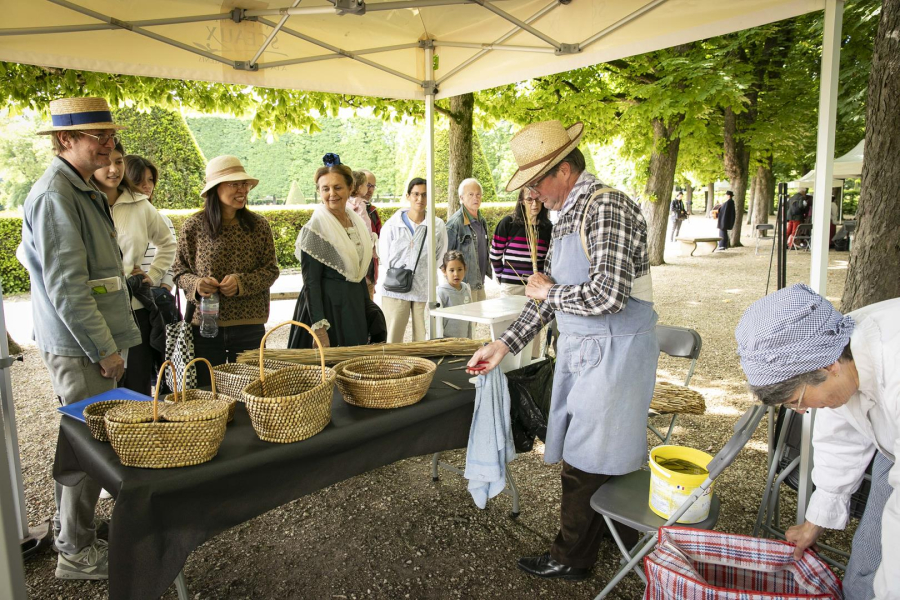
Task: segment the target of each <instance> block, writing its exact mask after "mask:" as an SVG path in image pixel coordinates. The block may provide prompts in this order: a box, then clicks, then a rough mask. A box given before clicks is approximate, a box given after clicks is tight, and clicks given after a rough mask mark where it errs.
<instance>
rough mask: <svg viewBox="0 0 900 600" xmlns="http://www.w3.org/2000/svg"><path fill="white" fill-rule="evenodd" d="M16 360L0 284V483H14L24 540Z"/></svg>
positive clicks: (17, 520) (25, 519)
mask: <svg viewBox="0 0 900 600" xmlns="http://www.w3.org/2000/svg"><path fill="white" fill-rule="evenodd" d="M12 363H13V360H12V359H11V358H10V357H9V344H8V343H7V342H6V317H5V315H4V311H3V289H2V285H0V417H2V422H3V441H4V448H3V453H4V454H5V458H4V460H3V463H4V464H3V466H2V469H3V471H4V472H5V473H6V474H5V475H0V485H2V486H4V487H5V486H6V485H7V484H9V485H10V487H9V491H10V494H11V496H12V497H11V503H12V506H11V508H12V510H13V514H14V515H15V525H16V526H17V527H18V535H19V537H18V539H19V540H24V539H25V538H26V537H27V536H28V513H27V510H26V507H25V491H24V489H23V485H22V462H21V460H20V459H19V435H18V432H17V431H16V405H15V403H14V402H13V394H12V383H11V381H10V378H9V367H10V366H12ZM3 512H4V517H3V518H4V521H3V525H4V527H6V525H7V519H6V516H5V513H6V510H4V511H3ZM17 546H18V544H17ZM0 563H2V561H0ZM0 597H2V596H0Z"/></svg>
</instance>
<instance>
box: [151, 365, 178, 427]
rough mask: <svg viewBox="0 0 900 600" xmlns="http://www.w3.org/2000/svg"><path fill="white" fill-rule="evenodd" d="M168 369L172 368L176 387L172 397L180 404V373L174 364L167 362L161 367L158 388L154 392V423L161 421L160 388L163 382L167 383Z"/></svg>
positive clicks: (173, 382)
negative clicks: (166, 374)
mask: <svg viewBox="0 0 900 600" xmlns="http://www.w3.org/2000/svg"><path fill="white" fill-rule="evenodd" d="M167 367H171V368H172V385H173V386H175V389H174V390H172V396H173V397H174V398H175V402H178V372H177V371H176V370H175V365H174V364H172V361H171V360H167V361H166V362H164V363H163V364H162V365H161V366H160V367H159V374H158V375H157V376H156V388H155V389H154V390H153V422H154V423H156V422H157V421H159V386H160V385H162V382H163V381H165V373H166V368H167Z"/></svg>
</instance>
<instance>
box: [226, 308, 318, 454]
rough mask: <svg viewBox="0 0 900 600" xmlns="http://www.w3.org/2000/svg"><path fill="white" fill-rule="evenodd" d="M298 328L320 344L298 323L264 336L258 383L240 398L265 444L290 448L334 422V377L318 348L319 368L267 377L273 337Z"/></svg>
mask: <svg viewBox="0 0 900 600" xmlns="http://www.w3.org/2000/svg"><path fill="white" fill-rule="evenodd" d="M289 324H293V325H297V326H298V327H303V328H304V329H306V330H307V331H309V332H310V334H312V337H313V339H314V340H315V341H316V344H317V345H318V344H319V340H318V338H317V337H316V335H315V334H314V333H313V332H312V330H311V329H310V328H309V327H307V326H306V325H304V324H303V323H298V322H296V321H286V322H284V323H281V324H279V325H277V326H276V327H273V328H272V329H270V330H269V331H268V332H266V335H264V336H263V339H262V341H261V342H260V348H259V379H255V380H254V381H251V382H250V383H249V384H248V385H247V386H246V387H245V388H244V389H243V390H241V398H242V399H243V401H244V403H245V404H246V407H247V413H249V415H250V422H251V423H252V424H253V430H254V431H256V435H258V436H259V439H261V440H264V441H266V442H276V443H280V444H289V443H291V442H299V441H300V440H305V439H307V438H309V437H312V436H314V435H315V434H317V433H319V432H320V431H322V430H323V429H325V426H326V425H328V423H329V422H330V421H331V400H332V397H333V395H334V379H335V373H334V370H333V369H329V368H327V367H326V366H325V357H324V355H323V353H322V348H321V346H319V359H320V363H321V364H320V366H318V367H314V366H311V365H293V366H290V367H287V368H285V369H280V370H278V371H276V372H275V373H272V374H270V375H268V374H266V369H265V365H264V364H263V348H265V345H266V338H267V337H268V336H269V334H270V333H272V332H273V331H275V330H276V329H278V328H279V327H281V326H283V325H289Z"/></svg>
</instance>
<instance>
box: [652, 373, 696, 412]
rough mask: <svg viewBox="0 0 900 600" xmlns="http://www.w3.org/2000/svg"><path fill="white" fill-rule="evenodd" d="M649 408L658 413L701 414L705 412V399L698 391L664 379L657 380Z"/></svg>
mask: <svg viewBox="0 0 900 600" xmlns="http://www.w3.org/2000/svg"><path fill="white" fill-rule="evenodd" d="M650 409H651V410H655V411H656V412H659V413H679V414H683V415H702V414H703V413H705V412H706V400H704V398H703V395H702V394H700V392H695V391H694V390H692V389H691V388H688V387H685V386H683V385H677V384H674V383H667V382H665V381H657V382H656V387H655V388H654V389H653V399H652V400H650Z"/></svg>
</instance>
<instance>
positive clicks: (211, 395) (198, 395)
mask: <svg viewBox="0 0 900 600" xmlns="http://www.w3.org/2000/svg"><path fill="white" fill-rule="evenodd" d="M200 361H202V362H205V363H206V366H207V367H208V368H209V382H210V385H211V388H212V391H209V392H208V391H206V390H181V391H180V392H179V393H178V395H177V396H176V395H175V394H169V395H167V396H166V397H165V398H163V400H164V401H165V402H166V403H167V404H172V403H174V402H185V401H189V400H216V399H218V400H221V401H223V402H225V403H226V404H227V405H228V422H229V423H231V421H233V420H234V407H235V406H236V405H237V400H235V399H234V397H233V396H231V395H230V394H217V393H216V378H215V372H214V371H213V366H212V364H210V362H209V361H208V360H206V359H205V358H200V357H198V358H195V359H194V360H192V361H191V362H189V363H188V364H186V365H184V370H183V371H182V374H181V381H182V382H184V381H187V372H188V369H189V368H190V367H191V365H193V364H194V363H195V362H200ZM182 385H184V384H183V383H182Z"/></svg>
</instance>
